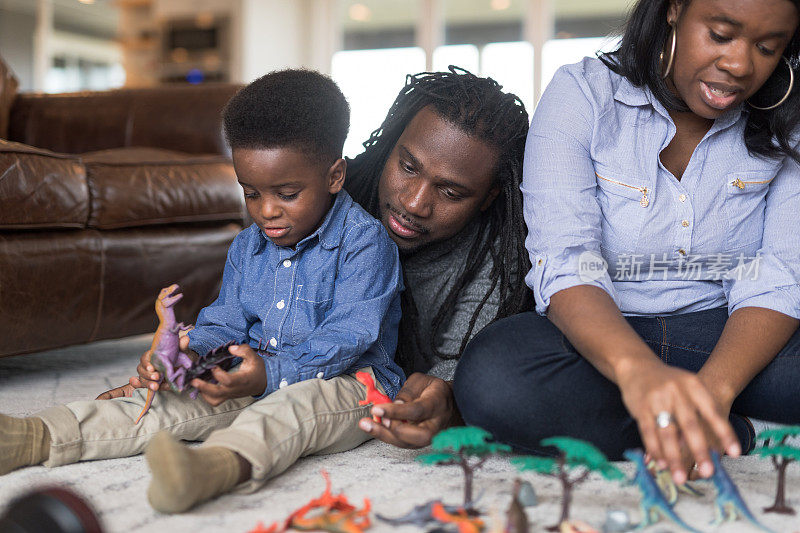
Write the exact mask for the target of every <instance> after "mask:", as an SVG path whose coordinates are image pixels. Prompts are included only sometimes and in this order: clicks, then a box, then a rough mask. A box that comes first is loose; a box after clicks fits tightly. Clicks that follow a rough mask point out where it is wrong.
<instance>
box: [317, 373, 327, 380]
mask: <svg viewBox="0 0 800 533" xmlns="http://www.w3.org/2000/svg"><path fill="white" fill-rule="evenodd" d="M317 377H318V378H319V379H322V378H324V377H325V373H324V372H317Z"/></svg>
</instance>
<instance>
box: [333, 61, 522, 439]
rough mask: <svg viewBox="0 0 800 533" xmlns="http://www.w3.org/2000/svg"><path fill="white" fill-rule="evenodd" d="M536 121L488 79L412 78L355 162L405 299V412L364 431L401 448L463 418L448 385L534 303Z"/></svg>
mask: <svg viewBox="0 0 800 533" xmlns="http://www.w3.org/2000/svg"><path fill="white" fill-rule="evenodd" d="M527 130H528V115H527V113H526V112H525V108H524V107H523V105H522V103H521V102H520V101H519V99H518V98H517V97H516V96H514V95H512V94H508V93H503V92H502V91H501V87H500V86H499V85H498V84H497V83H496V82H495V81H494V80H491V79H488V78H480V77H478V76H475V75H473V74H471V73H469V72H466V71H464V70H461V69H457V68H454V67H451V68H450V71H449V72H438V73H423V74H418V75H416V76H409V77H408V80H407V82H406V85H405V87H404V88H403V89H402V90H401V91H400V94H399V95H398V97H397V99H396V100H395V102H394V104H393V105H392V107H391V109H390V110H389V113H388V115H387V117H386V119H385V120H384V122H383V124H381V126H380V128H379V129H377V130H375V132H374V133H373V134H372V136H371V137H370V138H369V139H368V140H367V141H366V142H365V143H364V147H365V151H364V152H363V153H362V154H360V155H359V156H357V157H356V158H355V159H354V160H352V161H349V166H348V176H347V180H346V182H345V188H346V189H347V190H348V191H349V192H350V194H351V195H352V196H353V198H354V199H355V200H356V201H357V202H359V203H361V205H362V206H364V207H365V208H366V209H367V211H369V212H370V213H371V214H372V215H373V216H375V217H377V218H378V219H380V220H381V222H382V223H383V225H384V226H385V227H386V229H387V231H388V232H389V235H390V236H391V238H392V239H393V240H394V241H395V243H397V246H398V247H399V248H400V253H401V262H402V264H403V271H404V277H405V284H406V291H405V293H404V295H403V302H402V309H403V318H402V320H401V324H400V338H399V342H398V351H397V357H396V359H397V361H398V362H399V363H400V365H401V366H402V367H403V369H404V370H405V371H406V373H408V374H410V375H409V377H408V380H407V382H406V384H405V385H404V386H403V388H402V390H401V391H400V393H399V394H398V395H397V400H399V401H400V402H399V403H394V404H391V405H386V406H383V407H380V408H373V410H374V412H375V414H376V415H378V416H381V417H383V426H380V425H377V424H375V423H373V422H372V421H371V420H370V419H363V420H361V422H360V425H361V428H362V429H364V430H365V431H367V432H369V433H370V434H371V435H373V436H374V437H376V438H378V439H380V440H383V441H385V442H388V443H390V444H394V445H397V446H403V447H420V446H426V445H427V444H429V443H430V441H431V438H432V437H433V435H435V434H436V433H437V432H438V431H440V430H441V429H444V428H445V427H447V426H448V425H450V424H453V423H457V422H458V421H459V420H460V417H459V415H458V410H457V409H456V408H455V403H454V400H453V393H452V389H451V386H450V383H449V382H450V381H451V380H452V378H453V373H454V372H455V366H456V363H457V360H458V357H459V356H460V354H461V352H462V351H463V349H464V347H465V346H466V344H467V342H468V341H469V340H470V339H471V338H472V336H474V334H475V333H477V332H478V331H480V330H481V329H482V328H483V327H484V326H486V325H487V324H488V323H490V322H491V321H493V320H495V319H497V318H502V317H505V316H509V315H512V314H515V313H518V312H520V311H522V310H524V309H526V307H527V306H528V302H529V291H528V290H527V288H526V287H525V284H524V282H523V276H524V275H525V273H526V272H527V271H528V270H529V264H528V260H527V254H526V252H525V249H524V246H523V245H524V238H525V229H524V221H523V219H522V205H521V194H520V191H519V184H520V180H521V173H522V156H523V152H524V144H525V137H526V134H527Z"/></svg>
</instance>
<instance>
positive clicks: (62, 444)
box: [33, 389, 253, 466]
mask: <svg viewBox="0 0 800 533" xmlns="http://www.w3.org/2000/svg"><path fill="white" fill-rule="evenodd" d="M146 395H147V391H146V389H136V390H135V391H134V394H133V396H131V397H130V398H115V399H113V400H90V401H78V402H72V403H69V404H66V405H58V406H55V407H51V408H49V409H46V410H44V411H42V412H40V413H37V414H35V415H33V417H34V418H39V419H41V420H42V421H44V424H45V426H46V427H47V430H48V432H49V434H50V449H49V456H48V457H47V460H46V461H45V462H44V464H45V466H59V465H63V464H68V463H74V462H77V461H88V460H92V459H109V458H112V457H127V456H131V455H136V454H139V453H142V452H143V451H144V448H145V446H146V445H147V443H148V442H149V440H150V438H151V437H152V436H153V435H155V434H156V433H157V432H158V431H160V430H162V429H163V430H167V431H169V432H170V433H172V434H173V435H175V436H176V437H177V438H179V439H184V440H203V439H205V438H206V437H207V436H208V435H209V434H210V433H211V432H212V431H213V430H215V429H218V428H221V427H225V426H227V425H228V424H230V423H231V422H232V421H233V420H234V419H235V418H236V416H237V415H238V414H239V412H240V411H241V410H242V409H243V408H244V407H246V406H247V405H250V404H251V403H252V402H253V399H252V398H239V399H236V400H229V401H227V402H224V403H222V404H221V405H219V406H217V407H211V406H210V405H208V404H207V403H206V402H205V401H204V400H203V399H202V398H200V397H198V398H197V399H194V400H193V399H191V398H189V396H188V395H179V394H175V393H173V392H170V391H159V392H158V393H156V396H155V399H154V400H153V405H152V406H151V407H150V410H149V411H148V412H147V414H146V415H145V416H144V417H142V419H141V421H140V422H139V423H138V424H134V422H135V420H136V418H137V417H138V416H139V413H140V412H141V411H142V408H143V406H144V403H145V398H146Z"/></svg>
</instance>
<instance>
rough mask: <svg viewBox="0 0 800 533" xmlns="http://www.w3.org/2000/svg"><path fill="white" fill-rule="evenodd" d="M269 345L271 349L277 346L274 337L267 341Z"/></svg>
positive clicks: (276, 340)
mask: <svg viewBox="0 0 800 533" xmlns="http://www.w3.org/2000/svg"><path fill="white" fill-rule="evenodd" d="M269 345H270V346H272V347H273V348H274V347H276V346H277V345H278V339H276V338H275V337H272V338H271V339H270V340H269Z"/></svg>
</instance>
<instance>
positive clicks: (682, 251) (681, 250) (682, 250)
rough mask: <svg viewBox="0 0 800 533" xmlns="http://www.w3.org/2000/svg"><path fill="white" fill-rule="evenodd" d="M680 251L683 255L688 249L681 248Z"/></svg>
mask: <svg viewBox="0 0 800 533" xmlns="http://www.w3.org/2000/svg"><path fill="white" fill-rule="evenodd" d="M678 253H679V254H681V255H686V250H684V249H683V248H681V249H680V250H678Z"/></svg>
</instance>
